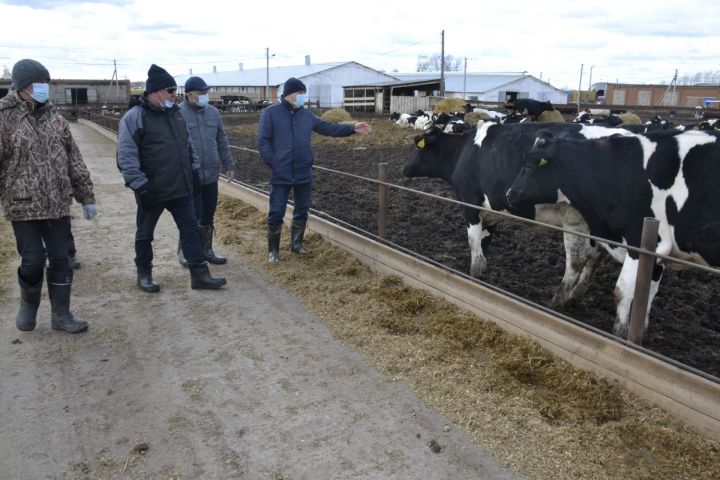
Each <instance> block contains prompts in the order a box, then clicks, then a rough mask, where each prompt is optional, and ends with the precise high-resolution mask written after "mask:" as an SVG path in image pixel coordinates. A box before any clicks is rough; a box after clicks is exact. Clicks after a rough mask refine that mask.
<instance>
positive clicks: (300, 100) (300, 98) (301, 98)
mask: <svg viewBox="0 0 720 480" xmlns="http://www.w3.org/2000/svg"><path fill="white" fill-rule="evenodd" d="M305 102H307V95H306V94H304V93H298V94H297V95H296V96H295V106H296V107H297V108H302V106H303V105H305Z"/></svg>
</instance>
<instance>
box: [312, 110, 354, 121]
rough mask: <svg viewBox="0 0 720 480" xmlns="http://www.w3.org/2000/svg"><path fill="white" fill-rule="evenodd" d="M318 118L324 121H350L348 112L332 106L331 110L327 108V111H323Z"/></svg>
mask: <svg viewBox="0 0 720 480" xmlns="http://www.w3.org/2000/svg"><path fill="white" fill-rule="evenodd" d="M320 118H321V119H323V120H325V121H326V122H332V123H341V122H350V121H352V117H351V116H350V114H349V113H348V112H347V111H346V110H345V109H343V108H333V109H331V110H328V111H327V112H325V113H323V114H322V116H321V117H320Z"/></svg>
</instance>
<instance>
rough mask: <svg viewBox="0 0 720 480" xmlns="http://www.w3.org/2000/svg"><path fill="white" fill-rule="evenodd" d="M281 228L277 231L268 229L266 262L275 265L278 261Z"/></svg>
mask: <svg viewBox="0 0 720 480" xmlns="http://www.w3.org/2000/svg"><path fill="white" fill-rule="evenodd" d="M281 232H282V230H281V228H278V229H277V231H273V230H270V229H268V257H267V258H268V262H269V263H277V262H279V261H280V233H281Z"/></svg>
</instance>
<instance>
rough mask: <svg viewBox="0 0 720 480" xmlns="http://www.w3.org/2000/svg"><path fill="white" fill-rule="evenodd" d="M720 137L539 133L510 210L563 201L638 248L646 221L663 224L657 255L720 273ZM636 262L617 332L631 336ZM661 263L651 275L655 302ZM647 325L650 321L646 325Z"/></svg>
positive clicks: (623, 290)
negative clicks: (590, 137) (597, 136)
mask: <svg viewBox="0 0 720 480" xmlns="http://www.w3.org/2000/svg"><path fill="white" fill-rule="evenodd" d="M718 185H720V132H707V131H699V130H689V131H685V132H682V131H679V130H673V129H671V130H666V131H659V132H650V133H647V134H645V135H633V134H628V135H625V136H619V135H617V136H611V137H609V138H603V139H596V140H577V139H569V138H563V135H562V134H561V135H560V137H559V138H558V135H557V133H556V132H551V131H544V132H542V131H541V132H539V134H538V139H537V140H536V142H535V144H534V146H533V147H532V149H530V150H528V152H527V154H526V164H525V166H524V167H523V169H522V171H521V173H520V174H519V175H518V177H517V179H516V180H515V181H514V182H513V185H512V188H511V189H510V190H509V191H508V199H509V202H510V203H511V204H513V205H516V204H517V205H525V206H528V205H533V204H536V203H537V204H543V203H547V202H553V201H556V200H557V199H558V196H560V195H562V196H563V197H565V198H567V199H568V200H569V201H570V202H571V203H572V205H573V206H574V207H575V208H577V209H578V210H579V211H580V213H581V214H582V216H583V218H585V220H586V221H587V223H588V225H589V227H590V233H591V234H593V235H596V236H599V237H602V238H607V239H609V240H614V241H617V242H621V243H624V244H626V245H632V246H635V247H638V246H639V245H640V238H641V234H642V227H643V220H644V218H645V217H655V218H656V219H658V220H659V221H660V230H659V233H658V238H659V242H658V246H657V250H656V252H657V253H660V254H664V255H672V256H675V257H678V258H683V259H686V260H691V261H695V262H698V263H703V264H709V265H713V266H720V213H719V212H720V189H718ZM637 265H638V255H637V253H635V252H630V253H629V254H628V255H625V256H624V262H623V268H622V271H621V273H620V277H619V278H618V280H617V283H616V286H615V301H616V307H617V310H616V319H615V326H614V329H613V331H614V333H615V334H616V335H619V336H623V337H624V336H626V335H627V325H628V318H629V315H630V307H631V303H632V300H633V295H634V291H635V277H636V273H637ZM662 270H663V267H662V264H661V263H658V264H656V267H655V271H654V273H653V284H652V288H651V297H650V298H651V300H652V298H653V297H654V295H655V293H657V288H658V286H659V282H660V277H661V276H662ZM646 326H647V318H646Z"/></svg>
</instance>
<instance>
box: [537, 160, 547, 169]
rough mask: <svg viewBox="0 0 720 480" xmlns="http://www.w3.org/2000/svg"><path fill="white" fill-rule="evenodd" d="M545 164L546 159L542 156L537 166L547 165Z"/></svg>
mask: <svg viewBox="0 0 720 480" xmlns="http://www.w3.org/2000/svg"><path fill="white" fill-rule="evenodd" d="M547 164H548V161H547V160H545V159H544V158H541V159H540V163H538V167H542V166H544V165H547Z"/></svg>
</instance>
